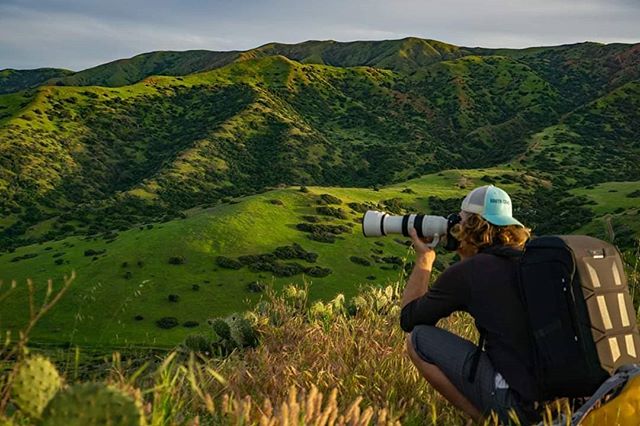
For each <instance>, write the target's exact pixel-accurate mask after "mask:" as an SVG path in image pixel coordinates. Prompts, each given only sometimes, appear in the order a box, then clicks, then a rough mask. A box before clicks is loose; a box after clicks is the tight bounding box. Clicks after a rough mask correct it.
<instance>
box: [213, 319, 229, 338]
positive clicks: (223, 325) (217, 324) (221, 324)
mask: <svg viewBox="0 0 640 426" xmlns="http://www.w3.org/2000/svg"><path fill="white" fill-rule="evenodd" d="M211 328H213V331H215V332H216V334H217V335H218V336H220V338H221V339H230V338H231V330H230V329H229V324H227V322H226V321H225V320H224V319H222V318H216V319H214V320H213V322H212V323H211Z"/></svg>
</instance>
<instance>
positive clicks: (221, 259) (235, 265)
mask: <svg viewBox="0 0 640 426" xmlns="http://www.w3.org/2000/svg"><path fill="white" fill-rule="evenodd" d="M216 264H217V265H218V266H220V267H221V268H226V269H240V268H242V266H243V265H242V263H241V262H239V261H237V260H235V259H232V258H230V257H226V256H217V257H216Z"/></svg>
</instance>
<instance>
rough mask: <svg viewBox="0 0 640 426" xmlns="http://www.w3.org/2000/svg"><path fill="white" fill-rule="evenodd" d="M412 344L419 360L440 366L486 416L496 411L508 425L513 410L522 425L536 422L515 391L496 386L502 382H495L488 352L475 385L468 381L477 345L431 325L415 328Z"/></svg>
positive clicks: (481, 356)
mask: <svg viewBox="0 0 640 426" xmlns="http://www.w3.org/2000/svg"><path fill="white" fill-rule="evenodd" d="M411 344H412V345H413V348H414V349H415V351H416V353H417V354H418V355H419V356H420V358H422V359H423V360H424V361H426V362H428V363H430V364H435V365H436V366H438V368H440V370H441V371H442V372H443V373H444V375H445V376H447V378H448V379H449V380H450V381H451V383H453V385H454V386H455V387H456V388H457V389H458V390H459V391H460V392H461V393H462V394H463V395H464V396H466V397H467V399H468V400H469V401H471V403H473V405H475V406H476V408H478V410H480V411H481V412H482V413H483V414H485V415H487V414H488V413H489V412H491V411H495V413H496V414H497V415H498V417H499V418H500V421H501V423H503V424H509V414H508V412H509V410H510V409H512V408H513V409H514V410H515V413H516V414H517V416H518V418H519V419H520V422H521V423H522V424H528V423H529V422H530V421H533V420H534V419H533V418H532V417H531V415H532V414H531V412H530V411H529V410H526V409H524V408H523V407H522V406H520V403H519V398H518V395H517V394H516V393H515V392H514V391H512V390H511V389H510V388H508V387H507V388H503V387H501V386H498V387H496V384H497V382H498V385H499V384H500V383H499V382H500V380H496V373H497V372H496V370H495V369H494V368H493V364H492V363H491V360H490V359H489V357H488V356H487V354H486V352H484V351H482V353H481V355H480V360H479V362H478V369H477V371H476V376H475V380H474V382H473V383H470V382H469V380H468V377H469V371H470V370H471V364H472V360H473V354H474V353H475V351H476V349H477V348H478V346H477V345H475V344H473V343H472V342H470V341H468V340H466V339H463V338H462V337H460V336H457V335H455V334H453V333H450V332H449V331H447V330H444V329H442V328H438V327H434V326H430V325H417V326H415V327H414V329H413V331H412V332H411ZM500 378H501V376H498V379H500Z"/></svg>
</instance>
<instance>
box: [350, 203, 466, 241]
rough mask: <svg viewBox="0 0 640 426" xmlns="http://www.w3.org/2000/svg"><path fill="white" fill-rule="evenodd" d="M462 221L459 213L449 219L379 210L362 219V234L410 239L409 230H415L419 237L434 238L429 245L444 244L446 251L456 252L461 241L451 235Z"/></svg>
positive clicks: (367, 214) (452, 214)
mask: <svg viewBox="0 0 640 426" xmlns="http://www.w3.org/2000/svg"><path fill="white" fill-rule="evenodd" d="M460 220H461V218H460V215H459V214H458V213H451V214H450V215H449V216H447V217H443V216H432V215H427V214H405V215H403V216H397V215H391V214H389V213H385V212H381V211H378V210H367V211H366V212H365V214H364V216H363V218H362V234H363V235H364V236H365V237H380V236H384V235H388V234H402V235H404V236H405V237H409V229H411V228H415V230H416V233H417V235H418V237H420V238H429V237H431V238H433V240H432V242H431V243H429V244H428V246H429V247H435V246H437V245H438V244H440V243H442V244H443V247H444V248H445V249H446V250H449V251H454V250H455V249H457V248H458V245H459V241H458V240H456V239H455V237H453V236H452V235H451V229H452V228H453V226H454V225H456V224H457V223H459V222H460Z"/></svg>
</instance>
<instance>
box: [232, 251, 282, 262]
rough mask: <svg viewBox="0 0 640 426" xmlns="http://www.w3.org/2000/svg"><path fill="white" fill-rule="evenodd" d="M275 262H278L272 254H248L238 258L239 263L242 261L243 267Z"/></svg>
mask: <svg viewBox="0 0 640 426" xmlns="http://www.w3.org/2000/svg"><path fill="white" fill-rule="evenodd" d="M275 260H276V256H275V255H274V254H271V253H265V254H246V255H243V256H238V261H240V263H242V264H243V265H250V264H253V263H258V262H266V263H271V262H274V261H275Z"/></svg>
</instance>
